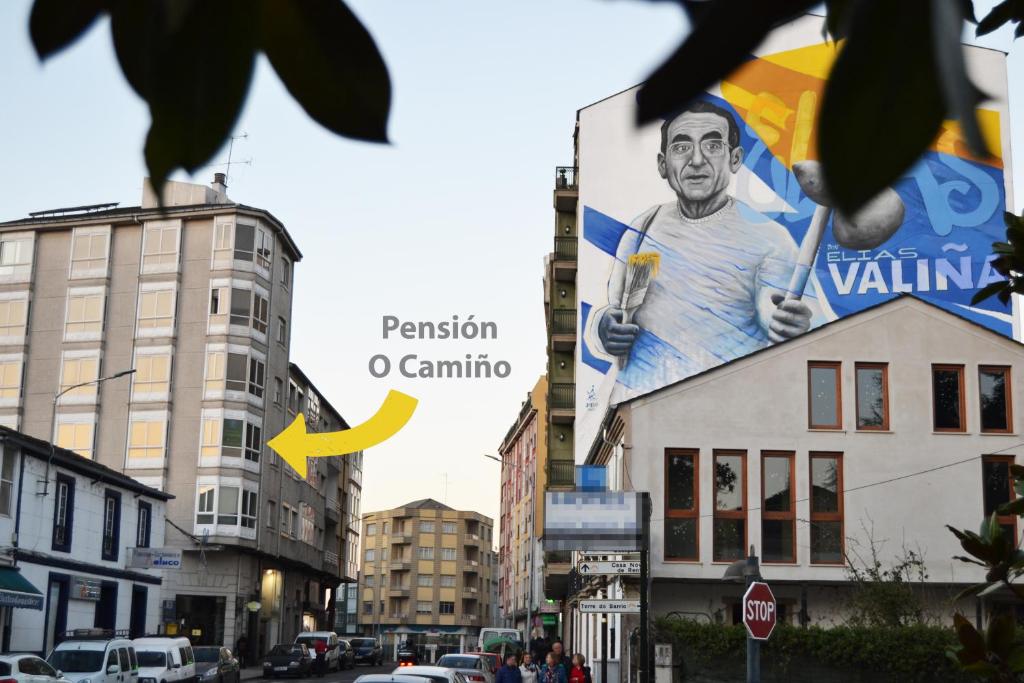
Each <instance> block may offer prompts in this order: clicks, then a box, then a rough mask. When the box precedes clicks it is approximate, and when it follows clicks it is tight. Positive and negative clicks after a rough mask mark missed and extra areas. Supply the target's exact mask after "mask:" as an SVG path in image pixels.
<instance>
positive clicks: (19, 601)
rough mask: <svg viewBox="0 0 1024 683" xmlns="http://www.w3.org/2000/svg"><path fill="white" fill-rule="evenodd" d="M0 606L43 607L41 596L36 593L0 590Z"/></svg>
mask: <svg viewBox="0 0 1024 683" xmlns="http://www.w3.org/2000/svg"><path fill="white" fill-rule="evenodd" d="M0 607H22V608H26V609H43V596H42V595H40V594H38V593H20V592H18V591H5V590H0Z"/></svg>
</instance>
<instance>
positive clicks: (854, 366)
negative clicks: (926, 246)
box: [567, 296, 1024, 680]
mask: <svg viewBox="0 0 1024 683" xmlns="http://www.w3.org/2000/svg"><path fill="white" fill-rule="evenodd" d="M1021 381H1024V346H1022V345H1021V344H1019V343H1018V342H1015V341H1013V340H1011V339H1009V338H1007V337H1003V336H1001V335H999V334H996V333H994V332H992V331H990V330H988V329H986V328H983V327H981V326H979V325H976V324H974V323H972V322H969V321H967V320H965V319H962V318H959V317H957V316H954V315H952V314H950V313H948V312H945V311H943V310H942V309H939V308H937V307H935V306H932V305H931V304H928V303H925V302H923V301H921V300H919V299H916V298H913V297H909V296H904V297H901V298H898V299H894V300H891V301H889V302H888V303H885V304H882V305H880V306H878V307H876V308H873V309H869V310H867V311H863V312H861V313H858V314H856V315H852V316H850V317H847V318H845V319H843V320H839V321H836V322H833V323H831V324H828V325H826V326H824V327H822V328H819V329H817V330H814V331H812V332H810V333H807V334H805V335H803V336H801V337H799V338H797V339H794V340H791V341H788V342H786V343H784V344H779V345H776V346H773V347H770V348H768V349H765V350H763V351H760V352H757V353H754V354H751V355H748V356H746V357H743V358H741V359H739V360H736V361H734V362H731V363H727V364H725V365H721V366H719V367H717V368H714V369H712V370H709V371H707V372H705V373H702V374H700V375H697V376H694V377H691V378H689V379H687V380H684V381H682V382H678V383H676V384H673V385H670V386H668V387H665V388H663V389H660V390H658V391H655V392H652V393H650V394H647V395H644V396H641V397H639V398H635V399H633V400H630V401H627V402H624V403H621V404H619V405H618V406H615V407H613V408H612V409H610V410H609V412H608V413H607V416H606V418H605V420H604V422H603V425H602V430H601V433H600V434H599V435H598V437H597V439H596V440H595V442H594V445H593V447H592V449H591V450H590V453H589V455H588V457H587V463H588V464H598V465H602V464H603V465H605V466H606V467H607V468H608V481H609V488H610V489H612V490H635V491H648V492H650V497H651V502H652V515H651V523H650V528H651V572H652V583H653V588H652V596H651V607H652V614H653V615H654V616H655V617H657V616H665V615H669V614H671V613H678V614H679V615H680V616H684V617H689V618H694V619H705V620H709V621H717V622H722V623H738V622H739V620H740V610H739V604H740V601H741V598H742V593H743V591H744V587H743V585H742V584H740V583H726V582H724V581H723V574H724V572H725V570H726V568H727V567H728V566H729V565H730V564H731V563H732V562H733V561H735V560H737V559H741V558H743V557H745V556H746V554H747V549H748V548H750V547H751V546H752V547H753V548H754V550H755V553H756V554H757V555H758V556H759V558H760V562H761V574H762V576H763V577H764V579H765V580H766V581H768V582H769V583H770V585H771V586H772V589H773V591H774V593H775V596H776V599H777V601H778V604H779V612H778V616H779V619H780V621H783V622H787V623H791V624H794V625H802V624H806V625H820V626H829V625H833V624H839V623H842V622H844V621H845V620H846V618H847V617H848V616H849V613H848V611H847V608H846V600H847V597H848V596H849V594H850V586H851V583H850V581H849V579H848V570H847V566H848V561H852V562H854V563H859V562H861V561H870V559H871V552H872V548H874V551H875V552H876V553H877V555H878V557H879V559H880V560H881V561H882V563H883V565H884V566H891V565H892V564H893V562H894V561H895V560H896V558H901V557H903V556H904V555H905V553H906V552H907V551H913V552H915V553H918V554H919V555H920V556H921V557H922V558H923V562H924V568H925V570H926V573H927V578H926V580H925V582H926V585H925V586H923V587H922V588H923V589H924V594H925V596H926V599H925V602H926V611H927V612H928V616H929V617H932V618H934V619H936V620H940V621H942V622H951V621H952V616H953V611H954V609H956V610H959V611H961V612H963V613H964V614H965V615H967V616H968V617H969V618H970V619H972V620H975V619H978V620H979V621H984V620H985V619H987V617H988V615H989V614H990V613H991V610H992V609H993V607H995V605H993V604H991V601H989V602H988V603H986V604H982V603H975V601H974V600H973V599H970V600H969V601H961V602H959V603H957V604H956V605H955V607H954V606H953V604H952V603H951V598H952V596H954V595H955V594H956V593H958V592H959V591H960V590H961V589H962V588H964V587H966V586H968V585H970V584H973V583H977V582H979V581H982V580H984V571H983V570H982V569H981V568H979V567H976V566H972V565H967V564H965V563H963V562H960V561H957V560H954V559H953V556H955V555H963V554H964V553H963V550H962V549H961V548H960V545H959V543H958V541H957V539H956V538H955V537H954V536H953V535H952V534H951V533H950V532H949V531H948V530H947V529H946V527H945V525H947V524H949V525H952V526H954V527H956V528H969V529H975V528H977V526H978V524H979V523H980V522H981V520H982V519H983V518H984V517H985V516H987V515H989V514H991V513H992V512H993V511H994V510H996V509H997V508H998V507H999V506H1000V505H1001V504H1002V503H1004V502H1006V501H1008V500H1010V499H1011V498H1012V497H1013V495H1014V494H1013V491H1012V480H1011V479H1010V476H1009V466H1010V464H1012V463H1014V462H1017V456H1018V455H1019V454H1021V453H1022V452H1024V439H1022V438H1021V429H1022V428H1024V409H1022V407H1021V405H1022V403H1024V402H1022V401H1020V400H1017V401H1015V400H1013V398H1014V391H1013V387H1014V386H1015V382H1021ZM1000 521H1001V522H1002V523H1003V524H1004V526H1005V527H1006V528H1007V529H1008V530H1010V531H1011V532H1012V533H1013V534H1014V535H1015V536H1016V537H1017V538H1018V539H1019V538H1020V528H1019V525H1018V521H1017V519H1016V518H1014V517H1012V516H1011V517H1006V518H1001V520H1000ZM638 596H639V593H638V584H637V582H636V581H635V579H632V580H631V579H628V578H627V579H625V580H620V579H616V580H614V581H608V580H603V579H602V580H590V581H582V582H580V583H579V585H577V591H576V593H575V595H574V596H573V597H574V599H575V600H579V599H580V598H591V597H611V598H632V599H636V598H637V597H638ZM601 618H602V616H601V615H581V614H579V613H578V611H576V610H572V611H571V631H572V632H571V634H568V638H567V639H568V640H569V642H570V647H571V648H572V649H573V650H579V651H581V652H583V653H584V654H587V655H588V659H589V660H590V661H591V662H592V663H593V664H594V667H595V670H596V669H597V668H598V667H599V662H600V661H601V660H602V658H603V657H604V655H605V653H606V652H607V655H608V659H609V660H610V662H611V663H612V664H613V665H614V666H615V667H618V666H619V665H620V664H621V665H622V670H623V671H624V672H625V671H627V670H628V664H629V662H628V658H629V645H628V643H629V641H628V633H629V631H630V630H632V629H633V628H634V627H635V626H636V625H637V623H638V620H637V619H636V617H635V616H633V615H625V616H620V615H613V616H609V617H608V618H609V621H610V624H609V626H610V628H609V635H608V640H607V641H604V640H603V638H602V631H601V624H600V620H601ZM616 670H617V669H616ZM612 680H615V678H614V677H612ZM623 680H625V678H623Z"/></svg>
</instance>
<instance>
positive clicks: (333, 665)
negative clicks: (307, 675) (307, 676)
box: [295, 631, 341, 671]
mask: <svg viewBox="0 0 1024 683" xmlns="http://www.w3.org/2000/svg"><path fill="white" fill-rule="evenodd" d="M318 640H323V641H325V644H326V645H327V654H326V655H325V659H326V660H327V661H326V666H325V667H324V668H326V669H327V670H328V671H341V658H340V656H339V649H338V634H337V633H335V632H334V631H303V632H302V633H300V634H299V635H297V636H295V644H296V645H305V646H306V647H308V648H309V656H310V657H312V658H313V662H314V664H313V666H314V667H315V666H316V664H315V662H316V641H318ZM314 670H315V669H314Z"/></svg>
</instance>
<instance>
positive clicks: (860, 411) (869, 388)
mask: <svg viewBox="0 0 1024 683" xmlns="http://www.w3.org/2000/svg"><path fill="white" fill-rule="evenodd" d="M854 368H855V370H854V372H855V374H856V388H857V429H866V430H878V431H886V430H888V429H889V366H888V365H886V364H885V363H857V364H856V365H855V366H854Z"/></svg>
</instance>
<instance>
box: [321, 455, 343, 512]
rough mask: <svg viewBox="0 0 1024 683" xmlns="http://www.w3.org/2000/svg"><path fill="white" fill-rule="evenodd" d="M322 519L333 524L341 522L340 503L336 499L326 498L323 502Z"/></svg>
mask: <svg viewBox="0 0 1024 683" xmlns="http://www.w3.org/2000/svg"><path fill="white" fill-rule="evenodd" d="M330 459H331V458H328V460H330ZM324 519H325V520H326V521H328V522H333V523H335V524H337V523H338V522H339V521H341V501H339V500H338V499H337V498H328V499H327V500H325V501H324Z"/></svg>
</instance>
